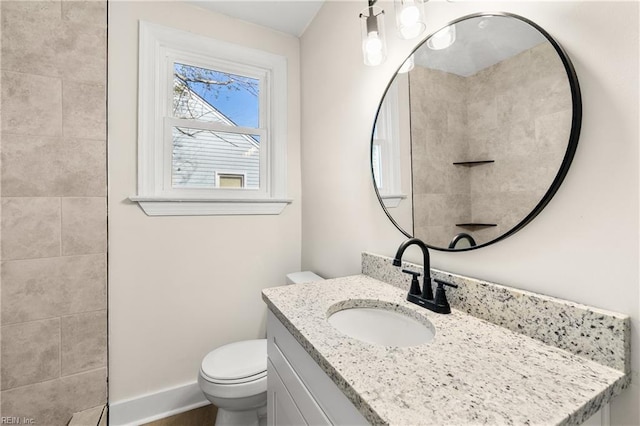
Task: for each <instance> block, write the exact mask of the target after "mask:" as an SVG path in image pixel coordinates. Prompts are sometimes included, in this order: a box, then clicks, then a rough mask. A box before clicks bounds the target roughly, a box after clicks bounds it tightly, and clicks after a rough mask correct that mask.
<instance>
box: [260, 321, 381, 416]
mask: <svg viewBox="0 0 640 426" xmlns="http://www.w3.org/2000/svg"><path fill="white" fill-rule="evenodd" d="M267 339H268V340H267V352H268V355H269V363H268V372H267V383H268V384H267V399H268V402H267V404H268V405H267V407H268V409H267V412H268V417H267V422H268V424H269V425H270V426H285V425H291V426H299V425H332V424H333V425H368V424H369V422H367V421H366V420H365V418H364V417H363V416H362V414H360V412H359V411H358V410H357V409H356V408H355V407H354V406H353V404H352V403H351V401H349V400H348V399H347V397H346V396H344V394H343V393H342V391H341V390H340V389H338V387H337V386H336V385H335V384H334V383H333V381H332V380H331V379H330V378H329V376H327V375H326V373H325V372H324V371H322V369H321V368H320V367H319V366H318V364H316V362H315V361H314V360H313V359H312V358H311V357H310V356H309V354H308V353H307V352H306V351H305V350H304V349H303V348H302V346H300V344H299V343H298V342H297V341H296V340H295V338H294V337H293V336H292V335H291V334H290V333H289V331H287V329H286V328H285V327H284V326H283V325H282V323H281V322H280V321H279V320H278V319H277V318H276V317H275V315H274V314H273V313H272V312H270V311H269V314H268V318H267Z"/></svg>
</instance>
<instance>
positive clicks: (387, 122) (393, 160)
mask: <svg viewBox="0 0 640 426" xmlns="http://www.w3.org/2000/svg"><path fill="white" fill-rule="evenodd" d="M397 80H398V79H396V80H394V82H393V83H392V84H391V86H390V87H389V89H388V90H387V93H386V95H385V97H384V100H383V102H382V105H381V106H380V111H378V117H377V119H376V123H375V127H374V128H373V140H372V144H371V166H372V170H373V179H374V182H375V184H376V187H377V188H378V193H379V194H380V198H381V199H382V202H383V203H384V205H385V207H387V208H393V207H398V205H399V204H400V202H401V201H402V200H403V199H405V198H406V197H407V196H406V195H405V194H403V193H402V189H401V187H402V176H401V167H400V161H401V154H402V152H401V151H402V150H403V149H405V150H408V147H409V139H408V137H407V136H406V135H405V136H403V131H402V127H403V125H402V122H403V120H402V118H401V116H402V115H403V113H406V112H405V111H402V110H401V108H400V105H401V103H400V102H399V96H400V93H399V88H398V83H397ZM403 101H404V99H403ZM407 105H408V100H407ZM404 121H406V119H405V120H404ZM405 127H406V124H405ZM405 133H406V131H405Z"/></svg>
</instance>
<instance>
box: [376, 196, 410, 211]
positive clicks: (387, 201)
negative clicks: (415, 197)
mask: <svg viewBox="0 0 640 426" xmlns="http://www.w3.org/2000/svg"><path fill="white" fill-rule="evenodd" d="M380 198H382V204H384V206H385V207H386V208H391V209H392V208H395V207H398V206H399V205H400V202H401V201H402V200H404V199H405V198H407V196H406V195H404V194H393V195H381V196H380Z"/></svg>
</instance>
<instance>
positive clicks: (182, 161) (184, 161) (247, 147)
mask: <svg viewBox="0 0 640 426" xmlns="http://www.w3.org/2000/svg"><path fill="white" fill-rule="evenodd" d="M174 89H175V93H174V104H173V108H174V117H176V118H185V119H197V120H200V121H207V122H218V123H221V124H225V125H228V126H236V124H235V123H234V122H233V121H232V120H230V119H229V118H228V117H226V116H225V115H224V114H222V113H221V112H220V111H218V110H217V109H216V108H215V107H213V106H212V105H211V104H210V103H209V102H207V101H206V100H205V99H204V98H202V97H201V96H199V95H198V94H197V93H195V92H194V91H193V90H191V89H190V88H189V87H188V86H187V85H186V84H185V83H184V82H183V81H182V80H180V78H178V77H176V78H175V79H174ZM171 167H172V186H173V188H194V189H207V188H220V187H233V188H247V189H258V188H259V186H260V170H259V168H260V143H259V138H258V136H254V137H251V136H247V135H242V134H234V133H226V132H220V131H212V130H199V129H191V128H187V127H174V130H173V155H172V165H171Z"/></svg>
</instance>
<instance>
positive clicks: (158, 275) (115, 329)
mask: <svg viewBox="0 0 640 426" xmlns="http://www.w3.org/2000/svg"><path fill="white" fill-rule="evenodd" d="M139 19H142V20H146V21H149V22H154V23H158V24H161V25H165V26H170V27H174V28H178V29H182V30H188V31H192V32H195V33H198V34H201V35H205V36H209V37H213V38H216V39H219V40H223V41H228V42H233V43H237V44H241V45H245V46H248V47H251V48H257V49H263V50H266V51H268V52H272V53H276V54H279V55H283V56H285V57H286V58H287V62H288V76H289V86H288V108H289V112H288V153H287V154H288V170H287V172H288V196H289V198H292V199H293V200H294V201H293V203H292V204H291V205H289V206H288V207H287V208H286V209H285V210H284V212H283V213H282V214H281V215H277V216H235V217H234V216H201V217H148V216H146V215H145V214H144V212H143V211H142V210H141V209H140V208H139V207H138V206H137V205H136V204H134V203H131V202H129V201H128V197H129V196H131V195H135V194H136V164H137V163H136V161H137V156H136V152H137V151H136V150H137V141H136V139H137V94H138V87H137V82H138V75H137V61H138V57H137V50H138V33H137V30H138V20H139ZM299 73H300V71H299V40H298V39H297V38H294V37H290V36H287V35H284V34H281V33H277V32H273V31H269V30H266V29H264V28H261V27H258V26H255V25H251V24H247V23H243V22H240V21H237V20H233V19H231V18H227V17H225V16H222V15H217V14H214V13H212V12H209V11H206V10H204V9H200V8H198V7H195V6H193V5H190V4H187V3H182V2H162V1H158V2H120V1H117V2H111V3H110V5H109V176H110V181H109V197H110V203H109V250H110V256H109V318H110V319H109V332H110V337H109V368H110V370H109V385H110V386H109V397H110V402H111V403H116V402H119V401H122V400H125V399H129V398H135V397H138V396H140V395H142V394H146V393H153V392H156V391H159V390H163V389H166V388H171V387H173V386H178V385H182V384H185V383H188V382H194V381H195V380H196V378H197V373H198V369H199V367H200V362H201V360H202V358H203V357H204V355H206V353H207V352H208V351H210V350H212V349H214V348H215V347H217V346H220V345H222V344H225V343H229V342H232V341H236V340H240V339H250V338H259V337H263V336H264V331H265V325H264V321H265V315H266V307H265V305H264V303H263V302H262V300H261V296H260V290H261V289H262V288H265V287H270V286H276V285H281V284H283V283H284V279H285V278H284V276H285V274H286V273H288V272H291V271H296V270H299V268H300V251H301V248H300V232H301V223H300V220H301V218H300V164H299V157H300V154H299V144H300V142H299V140H300V128H299V122H300V119H299V111H300V101H299V99H300V97H299V95H300V88H299Z"/></svg>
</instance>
